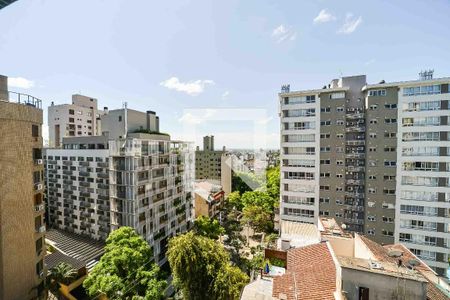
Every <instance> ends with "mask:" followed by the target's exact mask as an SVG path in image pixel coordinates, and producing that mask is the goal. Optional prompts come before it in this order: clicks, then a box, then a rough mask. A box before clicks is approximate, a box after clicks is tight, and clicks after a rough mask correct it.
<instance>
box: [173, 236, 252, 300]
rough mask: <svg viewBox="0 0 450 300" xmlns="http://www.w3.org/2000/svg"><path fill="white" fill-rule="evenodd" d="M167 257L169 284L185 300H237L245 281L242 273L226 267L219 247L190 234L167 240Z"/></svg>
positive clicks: (225, 259)
mask: <svg viewBox="0 0 450 300" xmlns="http://www.w3.org/2000/svg"><path fill="white" fill-rule="evenodd" d="M167 258H168V260H169V263H170V267H171V270H172V275H173V283H174V285H175V286H176V287H178V288H179V289H181V291H182V293H183V297H184V299H186V300H197V299H198V300H200V299H227V300H228V299H230V300H234V299H239V293H240V288H241V287H242V286H243V285H245V284H246V282H248V278H247V276H246V275H245V274H244V273H242V272H241V271H240V270H239V269H237V268H233V267H231V266H230V259H229V256H228V253H227V251H226V250H225V248H223V246H222V245H221V244H219V243H218V242H217V241H214V240H212V239H209V238H207V237H204V236H201V235H196V234H195V233H194V232H192V231H191V232H188V233H186V234H183V235H180V236H177V237H175V238H172V239H171V240H170V241H169V249H168V251H167ZM237 282H239V283H240V284H237ZM237 290H238V292H236V291H237Z"/></svg>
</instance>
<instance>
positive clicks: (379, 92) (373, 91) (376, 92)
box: [369, 90, 386, 96]
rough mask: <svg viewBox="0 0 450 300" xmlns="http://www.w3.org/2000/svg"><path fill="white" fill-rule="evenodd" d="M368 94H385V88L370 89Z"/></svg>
mask: <svg viewBox="0 0 450 300" xmlns="http://www.w3.org/2000/svg"><path fill="white" fill-rule="evenodd" d="M369 96H386V90H370V91H369Z"/></svg>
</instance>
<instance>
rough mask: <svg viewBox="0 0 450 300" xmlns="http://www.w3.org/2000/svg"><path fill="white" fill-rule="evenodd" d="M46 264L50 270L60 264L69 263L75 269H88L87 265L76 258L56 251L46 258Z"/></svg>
mask: <svg viewBox="0 0 450 300" xmlns="http://www.w3.org/2000/svg"><path fill="white" fill-rule="evenodd" d="M44 263H45V265H46V267H47V269H48V270H50V269H52V268H54V267H56V266H57V265H58V264H60V263H67V264H68V265H70V266H72V267H73V268H74V269H76V270H79V269H81V268H83V267H86V264H85V263H84V262H83V261H81V260H79V259H76V258H73V257H70V256H68V255H65V254H63V253H61V252H59V251H55V252H53V253H51V254H49V255H47V256H45V258H44Z"/></svg>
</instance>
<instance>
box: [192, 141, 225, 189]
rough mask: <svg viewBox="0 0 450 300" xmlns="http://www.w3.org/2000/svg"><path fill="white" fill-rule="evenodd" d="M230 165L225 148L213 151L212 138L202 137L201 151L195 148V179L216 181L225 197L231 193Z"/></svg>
mask: <svg viewBox="0 0 450 300" xmlns="http://www.w3.org/2000/svg"><path fill="white" fill-rule="evenodd" d="M231 170H232V164H231V162H230V160H229V156H228V153H227V152H226V150H225V147H223V148H222V150H215V149H214V136H213V135H211V136H205V137H203V150H200V147H198V146H197V149H196V151H195V179H196V180H217V181H219V182H220V184H221V185H222V187H223V189H224V191H225V195H228V194H229V193H230V192H231Z"/></svg>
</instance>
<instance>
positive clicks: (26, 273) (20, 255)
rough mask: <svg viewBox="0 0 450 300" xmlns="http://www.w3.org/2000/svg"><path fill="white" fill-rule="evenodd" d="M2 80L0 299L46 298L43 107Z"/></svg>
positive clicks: (0, 122) (0, 127) (36, 100)
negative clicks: (13, 89) (10, 88)
mask: <svg viewBox="0 0 450 300" xmlns="http://www.w3.org/2000/svg"><path fill="white" fill-rule="evenodd" d="M7 82H8V78H7V77H6V76H0V166H1V168H0V221H1V224H0V299H5V300H6V299H24V300H28V299H36V298H37V297H43V296H44V281H45V276H46V270H45V267H44V256H45V254H46V249H45V240H44V237H45V231H46V226H45V221H44V208H45V206H44V201H43V192H44V178H43V173H44V167H43V162H42V102H41V100H39V99H37V98H35V97H33V96H30V95H25V94H20V93H14V92H11V91H8V84H7Z"/></svg>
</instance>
